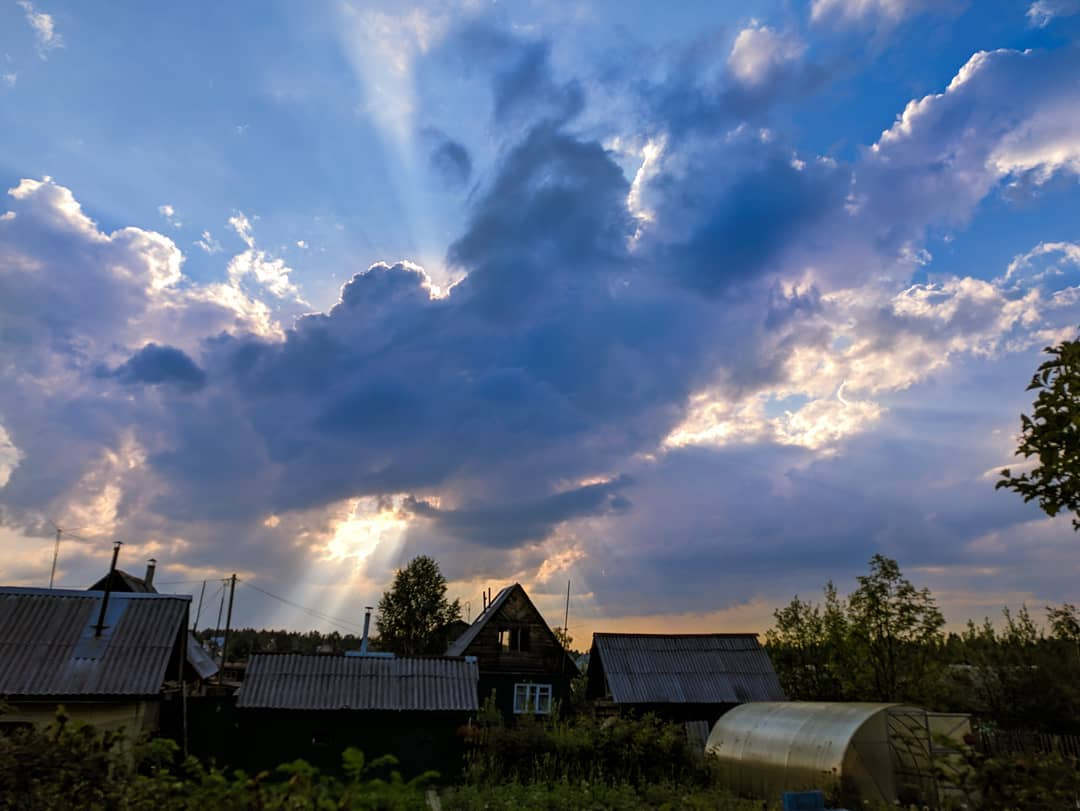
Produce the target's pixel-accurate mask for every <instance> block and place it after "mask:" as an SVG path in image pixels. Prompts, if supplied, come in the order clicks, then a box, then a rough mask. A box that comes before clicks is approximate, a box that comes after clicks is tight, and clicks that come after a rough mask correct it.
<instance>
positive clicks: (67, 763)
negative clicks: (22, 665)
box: [0, 713, 1080, 811]
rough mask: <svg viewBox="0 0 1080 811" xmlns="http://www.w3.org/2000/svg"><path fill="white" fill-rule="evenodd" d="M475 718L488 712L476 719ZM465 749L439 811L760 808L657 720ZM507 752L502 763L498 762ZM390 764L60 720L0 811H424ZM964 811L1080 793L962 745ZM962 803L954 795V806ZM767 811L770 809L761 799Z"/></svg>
mask: <svg viewBox="0 0 1080 811" xmlns="http://www.w3.org/2000/svg"><path fill="white" fill-rule="evenodd" d="M484 715H488V713H485V714H484ZM481 729H482V732H481V733H479V736H478V737H477V738H476V739H474V741H473V742H472V745H473V753H472V755H471V757H470V763H469V769H468V771H467V779H466V782H465V783H464V784H462V785H459V786H454V787H449V788H447V787H444V788H442V789H441V790H439V791H438V796H439V798H440V800H441V806H442V808H444V809H447V811H451V810H452V809H453V810H455V811H479V810H480V809H493V810H495V809H507V810H508V811H509V810H511V809H512V810H513V811H521V810H523V809H534V808H543V809H553V811H559V810H560V809H567V810H569V809H580V808H597V809H611V810H612V811H615V810H616V809H618V810H619V811H622V810H623V809H625V811H637V810H638V809H691V810H693V809H720V810H721V811H757V809H760V808H763V807H765V806H763V805H762V803H761V801H760V800H741V799H737V798H734V797H732V796H731V795H730V794H729V793H728V792H727V791H725V790H724V789H723V787H721V786H718V785H717V783H716V781H715V779H714V777H713V774H712V771H711V769H710V767H709V765H708V763H707V762H706V761H704V760H702V759H701V758H697V757H694V756H693V755H691V754H690V752H689V749H688V748H687V746H686V742H685V738H683V739H682V740H681V741H680V740H679V736H678V735H677V734H676V732H677V731H678V727H674V726H672V725H668V724H663V723H661V722H659V721H657V720H656V719H654V718H644V719H640V720H618V719H604V720H598V719H594V718H579V719H576V720H574V721H569V722H550V723H534V724H525V725H523V726H521V727H519V728H515V729H508V728H506V727H503V726H501V725H500V724H498V723H495V722H494V721H493V719H487V720H486V721H485V722H484V725H483V726H482V727H481ZM503 746H509V747H510V749H509V753H511V754H512V757H513V758H516V759H517V760H516V761H513V760H511V759H510V754H508V755H507V756H503V755H502V754H497V750H498V751H501V749H502V747H503ZM394 765H395V762H394V759H393V758H380V759H379V760H377V761H373V762H371V763H368V762H367V761H366V760H365V758H364V755H363V754H362V753H361V752H359V751H358V750H356V749H347V750H346V751H345V752H344V754H343V757H342V765H341V770H340V774H327V773H324V772H320V771H319V770H318V769H316V768H314V767H313V766H311V765H309V764H307V763H305V762H304V761H294V762H292V763H287V764H283V765H281V766H278V767H277V768H276V769H273V770H269V771H264V772H260V773H258V774H253V775H249V774H246V773H244V772H239V771H236V772H226V771H223V770H221V769H217V768H214V767H212V766H211V767H207V766H205V765H203V764H201V763H199V762H198V761H197V760H195V759H194V758H186V759H185V758H180V757H179V755H178V751H177V747H176V745H175V744H174V743H173V742H171V741H168V740H161V739H157V740H132V739H129V738H127V737H125V736H124V735H122V734H118V733H109V732H101V731H98V730H95V729H94V728H92V727H89V726H86V725H82V724H75V723H71V722H69V721H67V720H66V719H64V718H63V717H62V716H61V717H60V718H59V719H58V721H57V723H56V724H54V725H53V726H52V727H50V728H48V729H45V730H35V729H21V730H17V731H15V732H12V733H9V734H7V735H0V809H4V811H6V810H7V809H19V811H24V810H25V811H60V810H61V809H62V810H63V811H78V810H79V809H117V811H150V810H151V809H153V811H181V809H183V810H185V811H186V810H188V809H198V810H199V811H210V809H215V810H216V809H226V810H228V809H238V810H239V809H261V810H264V811H287V810H288V811H291V810H292V809H312V810H313V811H315V810H318V809H327V811H329V809H342V810H348V809H357V810H359V809H387V811H411V809H425V808H429V807H431V806H430V805H429V798H433V797H434V795H435V793H436V792H435V789H433V788H431V781H433V780H435V779H436V777H437V776H436V775H434V774H432V773H429V774H426V775H423V776H421V777H419V778H417V779H415V780H412V781H408V782H406V781H404V780H402V778H401V777H400V776H399V775H398V774H396V773H395V771H394ZM943 777H946V778H947V779H948V781H949V782H950V783H951V784H953V785H956V786H959V787H961V789H962V790H963V793H964V795H965V796H963V797H962V802H963V804H964V805H960V804H956V805H954V806H951V807H957V808H959V807H967V808H969V809H978V808H985V809H1015V810H1016V811H1021V810H1025V811H1026V809H1042V808H1072V807H1076V803H1077V800H1078V798H1080V771H1078V769H1077V763H1076V759H1075V758H1069V757H1066V756H1062V755H1053V754H1052V755H1023V756H1015V757H1008V756H1006V757H987V756H984V755H981V754H979V753H977V752H975V751H974V750H972V749H965V750H964V752H963V756H962V757H961V758H959V759H958V761H957V763H956V765H955V766H953V767H952V769H951V773H949V774H945V775H943ZM957 799H958V800H961V798H960V797H958V798H957ZM769 800H770V802H769V803H767V804H766V805H767V807H769V808H776V807H778V800H779V798H776V797H774V798H769Z"/></svg>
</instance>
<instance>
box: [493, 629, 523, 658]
mask: <svg viewBox="0 0 1080 811" xmlns="http://www.w3.org/2000/svg"><path fill="white" fill-rule="evenodd" d="M499 650H500V651H503V652H506V653H510V652H514V653H527V652H528V650H529V629H528V628H500V629H499Z"/></svg>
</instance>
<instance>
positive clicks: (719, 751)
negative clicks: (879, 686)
mask: <svg viewBox="0 0 1080 811" xmlns="http://www.w3.org/2000/svg"><path fill="white" fill-rule="evenodd" d="M968 732H970V724H969V722H968V719H967V716H963V715H954V714H942V713H931V712H928V711H926V710H923V709H921V708H918V707H910V706H905V705H902V704H873V703H858V702H844V703H841V702H761V703H754V704H744V705H743V706H740V707H736V708H735V709H733V710H731V712H729V713H727V714H725V715H724V716H723V717H722V718H721V719H720V720H719V721H717V723H716V725H715V726H714V727H713V730H712V733H711V734H710V735H709V740H708V743H707V744H706V752H708V753H709V754H712V755H714V756H715V757H716V758H717V761H718V768H719V773H720V779H721V781H722V782H723V783H725V784H726V785H727V786H728V787H729V788H731V789H732V790H733V791H735V792H737V793H739V794H745V795H749V796H755V797H761V798H775V797H778V796H779V795H780V794H781V793H782V792H784V791H800V790H806V789H820V790H822V791H825V792H828V793H832V794H835V795H837V796H839V797H840V798H841V799H842V801H843V802H845V803H851V804H859V803H861V802H863V801H867V802H871V803H873V802H884V803H888V804H892V803H894V802H896V801H897V800H899V801H900V802H903V803H908V802H927V801H929V802H932V803H933V804H937V803H938V802H939V801H940V799H941V793H942V791H943V789H945V788H947V787H942V786H940V785H939V784H938V778H937V773H938V771H939V769H937V768H936V766H940V765H941V763H942V761H943V760H945V759H948V758H949V757H950V756H951V755H950V754H949V752H950V750H949V749H947V748H943V747H941V746H940V744H939V743H938V742H937V739H938V736H939V735H944V736H946V737H950V738H953V739H955V740H958V741H959V740H961V739H962V738H963V736H964V735H965V734H966V733H968Z"/></svg>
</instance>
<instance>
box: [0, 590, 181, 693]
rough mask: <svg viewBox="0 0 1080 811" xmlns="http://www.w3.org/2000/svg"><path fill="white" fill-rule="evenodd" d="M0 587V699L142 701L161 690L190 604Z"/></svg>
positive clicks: (175, 598)
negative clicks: (101, 619)
mask: <svg viewBox="0 0 1080 811" xmlns="http://www.w3.org/2000/svg"><path fill="white" fill-rule="evenodd" d="M103 596H104V595H103V594H102V592H94V591H72V590H67V589H29V588H14V587H0V696H9V697H11V696H24V697H35V696H84V695H93V696H105V695H123V696H148V695H154V694H156V693H158V692H159V691H160V690H161V686H162V684H163V683H164V682H165V680H166V679H167V678H168V674H166V672H165V671H166V667H167V666H168V664H169V658H170V656H171V655H172V652H173V650H174V648H175V647H176V644H177V638H178V636H179V635H180V633H181V632H182V630H183V628H184V622H185V617H186V616H187V609H188V603H189V602H190V601H191V598H190V597H188V596H184V595H172V594H125V593H120V592H114V593H112V594H110V595H109V603H108V610H107V613H106V617H105V624H106V626H107V627H106V628H105V629H104V631H103V632H102V634H101V636H95V634H94V625H95V623H96V622H97V619H98V613H99V611H100V608H101V600H102V597H103Z"/></svg>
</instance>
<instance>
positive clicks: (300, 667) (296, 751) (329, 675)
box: [233, 653, 479, 774]
mask: <svg viewBox="0 0 1080 811" xmlns="http://www.w3.org/2000/svg"><path fill="white" fill-rule="evenodd" d="M478 682H479V670H478V667H477V664H476V662H475V661H474V660H467V659H465V658H461V657H457V658H454V657H443V656H429V657H403V658H396V657H395V658H384V657H374V656H340V655H331V654H325V655H323V654H316V655H305V654H296V653H257V654H253V655H252V656H251V658H250V659H249V660H248V667H247V674H246V677H245V679H244V683H243V685H242V686H241V687H240V690H239V692H238V693H237V701H236V707H237V712H236V724H237V728H238V735H237V742H242V744H243V749H244V752H243V755H244V757H242V758H237V759H234V764H233V765H244V766H252V767H256V768H261V767H265V766H266V765H268V764H271V763H278V762H281V761H282V760H285V759H291V758H304V759H306V760H309V761H312V762H315V763H318V764H320V765H322V766H325V767H334V766H337V765H339V764H340V758H341V752H342V750H344V749H345V748H346V747H349V746H355V747H358V748H359V749H361V750H362V751H363V752H364V754H365V755H367V756H368V758H369V759H371V758H374V757H377V756H379V755H384V754H390V755H394V756H395V757H397V758H398V760H399V761H401V763H402V767H403V768H404V769H405V771H407V772H419V771H423V770H425V769H435V770H436V771H439V772H441V773H443V774H446V773H449V772H452V771H453V770H455V769H456V768H458V767H459V766H460V758H461V746H462V740H461V738H460V737H459V736H458V734H457V733H458V730H459V729H460V728H461V727H462V726H464V725H465V724H467V723H468V720H469V718H470V716H471V715H472V714H473V713H475V712H476V710H477V709H478V708H479V703H478V692H477V685H478Z"/></svg>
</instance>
